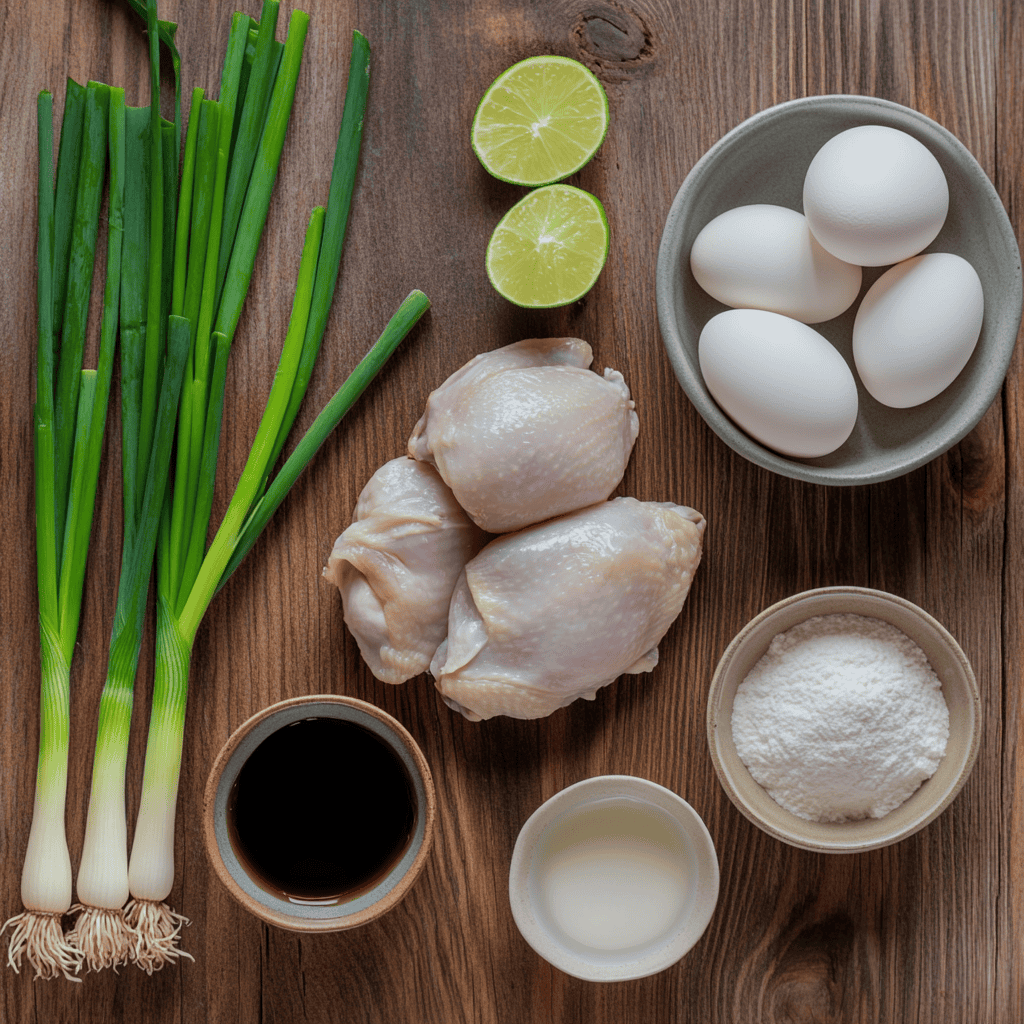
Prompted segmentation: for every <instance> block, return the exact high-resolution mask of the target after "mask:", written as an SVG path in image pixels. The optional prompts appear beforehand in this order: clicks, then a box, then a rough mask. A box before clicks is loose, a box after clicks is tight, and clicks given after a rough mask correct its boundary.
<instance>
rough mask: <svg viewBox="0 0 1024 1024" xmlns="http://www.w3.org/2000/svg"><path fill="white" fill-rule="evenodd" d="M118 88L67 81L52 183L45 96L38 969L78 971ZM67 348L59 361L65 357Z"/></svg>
mask: <svg viewBox="0 0 1024 1024" xmlns="http://www.w3.org/2000/svg"><path fill="white" fill-rule="evenodd" d="M123 109H124V97H123V94H122V93H121V92H120V90H117V89H110V88H108V87H107V86H105V85H101V84H99V83H95V82H90V83H89V84H88V86H87V87H84V88H83V87H82V86H80V85H78V84H77V83H75V82H73V81H72V80H70V79H69V80H68V83H67V94H66V101H65V106H64V119H63V123H62V128H61V140H60V153H59V156H58V166H57V183H56V190H55V188H54V181H53V99H52V96H51V95H50V93H48V92H42V93H40V95H39V100H38V107H37V113H38V143H39V190H38V197H39V198H38V247H37V264H38V276H37V305H38V338H37V367H36V400H35V407H34V415H33V419H34V447H35V457H34V471H35V511H36V565H37V586H38V593H39V638H40V677H41V686H40V729H39V760H38V767H37V771H36V790H35V801H34V805H33V811H32V824H31V829H30V832H29V840H28V848H27V850H26V853H25V863H24V867H23V870H22V877H21V898H22V904H23V906H24V911H23V912H22V913H21V914H18V915H16V916H14V917H12V918H11V919H10V920H9V921H7V923H6V924H5V925H4V927H3V929H0V931H3V930H6V929H7V928H11V929H12V933H11V938H10V944H9V947H8V955H7V962H8V965H9V966H10V967H12V968H13V969H14V970H15V971H18V970H19V968H20V966H21V962H22V958H23V957H24V958H25V959H26V960H27V961H28V963H29V964H30V966H31V967H32V968H33V970H34V972H35V976H36V977H37V978H40V977H41V978H54V977H57V976H58V975H59V974H63V975H64V977H66V978H69V979H71V980H78V979H77V978H75V977H74V975H75V974H77V973H78V971H79V969H80V967H81V956H80V953H79V951H78V950H77V949H76V948H75V947H74V946H73V945H72V944H71V943H70V942H69V941H68V939H67V937H66V936H65V935H64V932H63V927H62V918H63V916H64V915H65V914H66V913H67V912H68V910H69V908H70V906H71V858H70V855H69V852H68V845H67V838H66V833H65V827H64V812H65V798H66V795H67V776H68V748H69V737H70V678H71V659H72V654H73V652H74V647H75V641H76V638H77V635H78V625H79V620H80V613H81V604H82V587H83V584H84V580H85V566H86V557H87V552H88V546H89V536H90V532H91V528H92V518H93V510H94V507H95V498H96V488H97V482H98V478H99V466H100V454H101V451H102V445H103V433H104V430H105V425H106V416H107V404H108V397H109V391H110V380H111V374H112V368H113V358H114V348H115V343H116V333H117V306H118V288H119V283H120V268H119V265H118V254H119V252H120V233H121V200H122V195H123V177H122V173H121V172H122V170H123V144H124V137H123V133H120V134H119V127H118V126H119V124H121V123H123V122H122V120H120V119H119V118H120V112H123ZM108 118H109V120H110V131H109V150H110V166H111V175H110V213H109V242H108V249H109V253H110V255H109V256H108V266H107V275H106V283H105V290H104V307H103V318H102V327H101V336H100V351H99V359H98V364H97V368H96V369H95V370H89V369H83V368H82V353H83V350H84V342H85V333H86V325H87V323H88V315H89V296H90V291H91V288H92V278H93V268H94V262H95V250H96V237H97V233H98V227H99V211H100V200H101V197H102V188H103V180H104V176H105V169H106V154H107V149H108ZM58 352H59V359H58Z"/></svg>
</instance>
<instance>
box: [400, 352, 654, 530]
mask: <svg viewBox="0 0 1024 1024" xmlns="http://www.w3.org/2000/svg"><path fill="white" fill-rule="evenodd" d="M592 359H593V354H592V352H591V350H590V346H589V345H588V344H587V343H586V342H585V341H581V340H580V339H579V338H543V339H541V338H532V339H529V340H527V341H519V342H516V343H515V344H513V345H506V346H505V347H504V348H500V349H497V350H495V351H493V352H485V353H483V354H481V355H478V356H476V357H475V358H474V359H471V360H470V361H469V362H468V363H466V365H465V366H463V367H462V368H461V369H460V370H457V371H456V372H455V373H453V374H452V376H450V377H449V378H448V379H447V380H446V381H445V382H444V384H442V385H441V386H440V387H439V388H438V389H437V390H436V391H434V392H433V393H432V394H431V395H430V397H429V399H428V400H427V408H426V412H424V414H423V416H422V417H421V418H420V421H419V422H418V423H417V424H416V428H415V430H414V431H413V434H412V437H411V438H410V440H409V454H410V455H411V456H412V457H413V458H414V459H419V460H420V461H422V462H428V463H431V464H433V465H435V466H436V467H437V470H438V472H439V473H440V474H441V476H442V478H443V479H444V481H445V483H447V484H448V486H449V487H451V489H452V491H453V492H454V493H455V497H456V499H457V500H458V502H459V504H460V505H461V506H462V507H463V508H464V509H465V510H466V512H467V513H468V514H469V516H470V518H471V519H472V520H473V521H474V522H475V523H476V524H477V525H478V526H480V527H482V528H483V529H485V530H488V531H490V532H491V533H506V532H509V531H512V530H519V529H522V528H523V527H524V526H528V525H530V524H531V523H539V522H541V521H542V520H544V519H550V518H552V517H553V516H557V515H561V514H562V513H564V512H571V511H573V510H575V509H579V508H583V507H585V506H587V505H593V504H595V503H596V502H599V501H604V500H605V498H607V497H608V495H609V494H611V492H612V491H613V490H614V489H615V487H616V486H617V485H618V483H619V481H620V480H621V479H622V474H623V473H624V472H625V470H626V463H627V462H628V461H629V455H630V452H631V451H632V449H633V442H634V441H635V440H636V435H637V432H638V430H639V422H638V420H637V415H636V413H635V412H634V411H633V402H632V401H631V400H630V397H629V388H628V387H626V383H625V381H624V380H623V378H622V374H621V373H619V372H618V371H616V370H605V371H604V376H603V377H600V376H598V375H597V374H596V373H592V372H591V371H590V370H589V369H587V367H589V366H590V363H591V361H592Z"/></svg>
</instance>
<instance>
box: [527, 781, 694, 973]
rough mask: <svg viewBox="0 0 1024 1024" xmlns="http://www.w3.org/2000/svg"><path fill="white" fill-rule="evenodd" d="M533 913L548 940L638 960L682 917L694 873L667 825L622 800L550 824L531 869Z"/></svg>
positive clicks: (674, 828)
mask: <svg viewBox="0 0 1024 1024" xmlns="http://www.w3.org/2000/svg"><path fill="white" fill-rule="evenodd" d="M532 875H533V877H532V879H531V881H532V885H533V888H534V897H535V907H536V908H537V912H538V916H539V917H540V919H541V921H542V922H543V924H544V926H545V927H546V928H547V930H548V931H549V932H550V933H551V935H552V937H553V938H555V939H556V940H557V941H558V942H560V943H562V944H563V945H565V946H567V947H569V948H571V949H573V950H574V951H576V952H577V953H580V954H583V955H587V956H589V957H591V958H593V957H597V958H600V957H601V956H602V955H610V954H613V953H614V954H616V955H617V956H618V955H621V954H622V953H623V952H633V951H635V952H636V953H637V954H641V953H643V952H645V951H647V950H649V949H651V948H653V947H654V946H657V945H658V944H660V943H661V942H662V941H664V940H665V939H667V938H669V937H670V936H671V935H672V934H673V932H674V931H675V930H676V929H677V928H678V926H679V925H680V924H681V923H682V922H683V921H684V920H685V919H686V916H687V915H688V914H689V912H690V907H691V904H692V896H693V885H694V879H695V877H696V869H695V864H694V859H693V851H692V849H691V847H690V843H689V840H688V839H687V837H686V835H685V833H684V832H683V831H682V829H681V828H680V826H679V825H678V824H677V823H676V822H675V821H673V819H672V818H671V817H670V816H669V815H668V814H666V813H665V812H664V811H661V810H660V809H658V808H655V807H649V806H647V805H645V804H642V803H640V802H639V801H635V800H629V799H614V800H602V801H597V802H595V803H593V804H590V805H588V806H586V807H583V808H581V809H580V810H578V811H574V812H571V813H569V814H566V815H564V816H563V817H562V818H560V819H558V820H556V821H555V822H554V823H553V825H552V827H551V829H550V830H549V832H548V834H547V836H546V837H545V838H544V840H543V841H542V842H541V843H540V844H539V845H538V847H537V850H536V852H535V854H534V862H533V869H532Z"/></svg>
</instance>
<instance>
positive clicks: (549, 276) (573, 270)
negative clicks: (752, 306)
mask: <svg viewBox="0 0 1024 1024" xmlns="http://www.w3.org/2000/svg"><path fill="white" fill-rule="evenodd" d="M608 243H609V231H608V218H607V216H606V215H605V211H604V207H603V206H602V204H601V201H600V200H599V199H597V197H596V196H593V195H591V194H590V193H589V192H585V191H584V190H583V189H579V188H575V187H573V186H572V185H548V186H545V187H544V188H539V189H536V190H535V191H533V192H531V193H529V195H527V196H524V197H523V198H522V199H521V200H520V201H519V202H518V203H516V205H515V206H513V207H512V209H511V210H509V211H508V213H506V214H505V216H504V217H502V219H501V220H500V221H499V222H498V225H497V227H496V228H495V229H494V233H493V234H492V235H491V240H490V243H489V244H488V246H487V260H486V267H487V276H488V278H489V279H490V281H491V284H492V285H493V286H494V288H495V290H496V291H497V292H498V293H499V294H501V295H502V296H504V297H505V298H506V299H508V300H509V302H512V303H515V305H517V306H523V307H525V308H528V309H552V308H554V307H556V306H567V305H569V304H570V303H572V302H576V301H577V300H579V299H581V298H582V297H583V296H584V295H586V294H587V292H589V291H590V289H591V288H592V287H593V286H594V283H595V282H596V281H597V278H598V275H599V274H600V273H601V270H602V269H603V267H604V264H605V261H606V260H607V258H608Z"/></svg>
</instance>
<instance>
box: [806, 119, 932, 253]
mask: <svg viewBox="0 0 1024 1024" xmlns="http://www.w3.org/2000/svg"><path fill="white" fill-rule="evenodd" d="M948 210H949V186H948V185H947V184H946V176H945V175H944V174H943V173H942V168H941V167H940V166H939V162H938V160H936V159H935V157H934V156H933V155H932V154H931V152H930V151H929V150H928V148H927V147H926V146H924V145H923V144H922V143H920V142H918V141H917V139H915V138H913V136H910V135H908V134H907V133H906V132H901V131H897V130H896V129H895V128H885V127H883V126H882V125H862V126H861V127H859V128H850V129H849V130H848V131H845V132H840V134H838V135H836V136H834V137H833V138H831V139H829V141H828V142H826V143H825V145H824V146H822V147H821V149H819V150H818V152H817V153H816V154H815V156H814V159H813V160H812V161H811V164H810V167H808V168H807V175H806V177H805V178H804V214H805V215H806V217H807V223H808V224H809V226H810V229H811V232H812V233H813V234H814V237H815V238H817V240H818V241H819V242H821V244H822V245H823V246H824V247H825V248H826V249H827V250H828V251H829V252H830V253H832V254H833V255H834V256H837V257H838V258H839V259H841V260H846V261H847V262H848V263H856V264H859V265H860V266H862V267H883V266H886V265H887V264H889V263H898V262H899V261H900V260H905V259H907V258H908V257H910V256H914V255H916V254H917V253H919V252H920V251H921V250H922V249H923V248H924V247H925V246H926V245H928V244H929V243H930V242H932V241H933V240H934V238H935V236H936V235H937V234H938V233H939V231H940V230H941V228H942V225H943V223H944V221H945V220H946V213H947V212H948Z"/></svg>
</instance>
